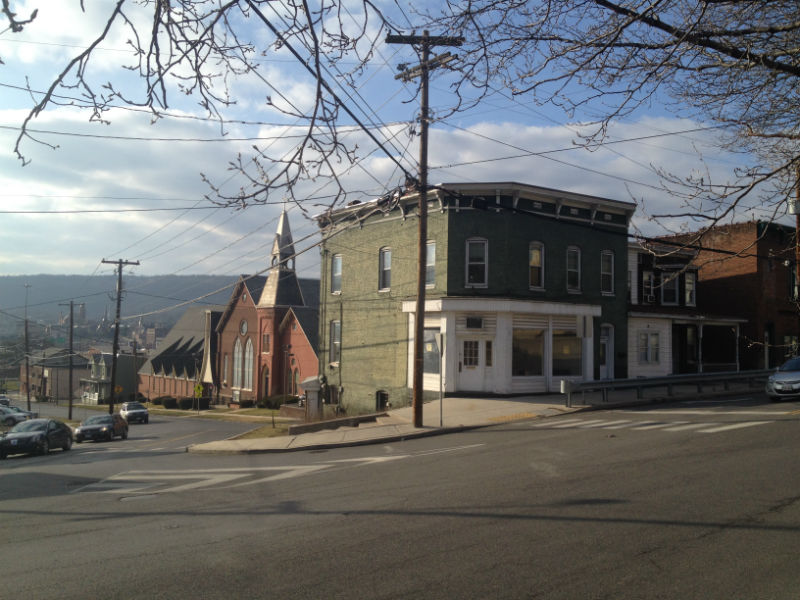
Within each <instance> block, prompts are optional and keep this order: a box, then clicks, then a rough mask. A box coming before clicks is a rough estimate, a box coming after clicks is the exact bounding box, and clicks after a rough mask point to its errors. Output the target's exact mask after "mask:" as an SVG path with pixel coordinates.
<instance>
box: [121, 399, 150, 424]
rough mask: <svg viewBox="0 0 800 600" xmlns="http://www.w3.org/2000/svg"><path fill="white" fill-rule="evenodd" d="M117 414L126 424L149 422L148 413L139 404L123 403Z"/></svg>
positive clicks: (144, 407) (143, 406)
mask: <svg viewBox="0 0 800 600" xmlns="http://www.w3.org/2000/svg"><path fill="white" fill-rule="evenodd" d="M119 414H120V415H122V418H123V419H125V420H126V421H127V422H128V423H134V422H138V423H148V422H149V421H150V413H149V412H148V411H147V407H146V406H145V405H144V404H142V403H141V402H123V403H122V408H120V409H119Z"/></svg>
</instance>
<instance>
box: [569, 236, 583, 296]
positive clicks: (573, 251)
mask: <svg viewBox="0 0 800 600" xmlns="http://www.w3.org/2000/svg"><path fill="white" fill-rule="evenodd" d="M567 291H568V292H580V291H581V249H580V248H578V247H577V246H570V247H569V248H567Z"/></svg>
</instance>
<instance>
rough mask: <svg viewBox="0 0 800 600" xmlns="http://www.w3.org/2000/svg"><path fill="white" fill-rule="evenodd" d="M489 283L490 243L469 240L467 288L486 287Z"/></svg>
mask: <svg viewBox="0 0 800 600" xmlns="http://www.w3.org/2000/svg"><path fill="white" fill-rule="evenodd" d="M488 281H489V242H488V241H487V240H481V239H472V240H467V287H486V286H487V284H488Z"/></svg>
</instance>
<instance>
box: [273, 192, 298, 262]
mask: <svg viewBox="0 0 800 600" xmlns="http://www.w3.org/2000/svg"><path fill="white" fill-rule="evenodd" d="M270 267H272V268H273V269H274V268H276V267H277V268H280V270H282V271H294V241H293V240H292V231H291V229H289V217H288V215H287V214H286V205H285V204H284V207H283V209H282V210H281V216H280V217H279V219H278V231H277V232H276V234H275V241H274V242H273V243H272V256H271V258H270Z"/></svg>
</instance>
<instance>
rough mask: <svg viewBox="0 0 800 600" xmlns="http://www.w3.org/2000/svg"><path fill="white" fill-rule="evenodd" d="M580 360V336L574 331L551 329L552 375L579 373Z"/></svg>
mask: <svg viewBox="0 0 800 600" xmlns="http://www.w3.org/2000/svg"><path fill="white" fill-rule="evenodd" d="M581 362H582V361H581V338H579V337H578V336H577V335H576V333H575V332H574V331H564V330H559V329H555V330H553V375H580V374H581Z"/></svg>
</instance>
